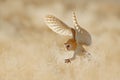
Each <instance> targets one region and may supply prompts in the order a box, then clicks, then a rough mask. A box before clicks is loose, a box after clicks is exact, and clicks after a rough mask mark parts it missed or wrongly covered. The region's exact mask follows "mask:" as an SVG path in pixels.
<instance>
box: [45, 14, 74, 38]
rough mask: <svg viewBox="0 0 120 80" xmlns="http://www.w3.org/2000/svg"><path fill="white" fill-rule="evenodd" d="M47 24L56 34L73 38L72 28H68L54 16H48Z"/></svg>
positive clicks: (46, 18)
mask: <svg viewBox="0 0 120 80" xmlns="http://www.w3.org/2000/svg"><path fill="white" fill-rule="evenodd" d="M45 22H46V24H47V25H48V27H49V28H50V29H51V30H53V31H54V32H56V33H58V34H60V35H64V36H73V34H72V31H71V28H70V27H68V26H67V25H66V24H65V23H63V22H62V21H61V20H59V19H58V18H56V17H55V16H52V15H48V16H46V17H45Z"/></svg>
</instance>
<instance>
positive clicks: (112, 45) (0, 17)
mask: <svg viewBox="0 0 120 80" xmlns="http://www.w3.org/2000/svg"><path fill="white" fill-rule="evenodd" d="M52 1H53V3H51V4H49V3H47V0H45V2H44V1H42V0H39V1H38V0H12V1H10V0H0V80H119V79H120V68H119V67H120V47H119V46H120V36H119V35H120V22H119V21H120V14H119V13H120V6H119V4H120V3H119V1H118V2H117V1H116V2H115V1H112V2H109V1H107V0H106V1H105V2H104V1H99V2H96V1H94V0H93V1H92V2H88V1H87V0H85V1H83V2H82V1H81V2H78V3H80V4H82V5H78V11H77V15H78V20H79V22H80V24H81V26H83V27H84V28H85V29H87V30H88V31H89V32H90V33H91V35H92V37H93V44H92V45H91V46H90V47H88V51H89V52H91V53H92V58H91V61H87V60H86V59H80V58H79V57H78V58H77V59H76V60H75V61H73V62H72V63H71V64H65V63H64V58H65V57H70V56H71V55H72V53H70V54H68V52H65V50H64V48H63V43H64V41H66V40H67V39H68V38H65V37H63V36H60V35H57V34H55V33H54V32H52V31H51V30H50V29H48V27H47V26H46V25H45V23H44V21H43V17H44V16H45V15H47V14H53V15H55V16H58V17H59V18H60V19H62V20H63V21H64V22H65V23H67V24H68V25H71V26H72V20H71V12H70V7H69V6H72V3H70V2H67V1H66V2H64V4H62V2H61V1H62V0H61V1H60V0H56V1H54V0H52ZM48 4H49V5H48Z"/></svg>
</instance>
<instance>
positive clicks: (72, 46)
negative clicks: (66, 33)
mask: <svg viewBox="0 0 120 80" xmlns="http://www.w3.org/2000/svg"><path fill="white" fill-rule="evenodd" d="M64 45H65V48H66V49H67V50H68V51H72V50H75V49H76V46H77V44H76V41H75V40H74V39H69V40H68V41H67V42H66V43H64Z"/></svg>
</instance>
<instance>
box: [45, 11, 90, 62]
mask: <svg viewBox="0 0 120 80" xmlns="http://www.w3.org/2000/svg"><path fill="white" fill-rule="evenodd" d="M72 14H73V23H74V27H73V28H71V27H69V26H68V25H66V24H65V23H64V22H62V21H61V20H60V19H58V18H57V17H55V16H53V15H47V16H46V17H45V23H46V24H47V26H48V27H49V28H50V29H51V30H52V31H54V32H56V33H58V34H60V35H64V36H70V37H71V39H69V40H68V41H67V42H66V43H64V45H65V48H66V49H67V50H68V51H74V54H73V57H72V58H68V59H65V63H69V62H71V61H72V60H74V59H75V58H76V55H85V54H86V53H87V51H86V50H85V49H84V47H83V45H86V46H89V45H91V43H92V40H91V35H90V33H89V32H88V31H86V30H85V29H84V28H82V27H81V26H80V25H79V24H78V22H77V19H76V15H75V11H73V13H72Z"/></svg>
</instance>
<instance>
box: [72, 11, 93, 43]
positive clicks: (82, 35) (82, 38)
mask: <svg viewBox="0 0 120 80" xmlns="http://www.w3.org/2000/svg"><path fill="white" fill-rule="evenodd" d="M73 22H74V28H75V32H76V34H75V39H76V42H77V43H80V44H83V45H90V44H91V43H92V39H91V35H90V33H89V32H88V31H86V30H85V29H83V28H82V27H81V26H80V25H79V24H78V22H77V17H76V15H75V11H73Z"/></svg>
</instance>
